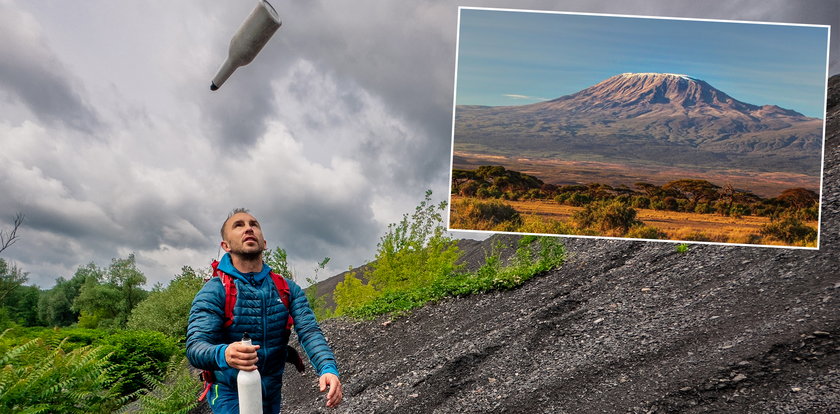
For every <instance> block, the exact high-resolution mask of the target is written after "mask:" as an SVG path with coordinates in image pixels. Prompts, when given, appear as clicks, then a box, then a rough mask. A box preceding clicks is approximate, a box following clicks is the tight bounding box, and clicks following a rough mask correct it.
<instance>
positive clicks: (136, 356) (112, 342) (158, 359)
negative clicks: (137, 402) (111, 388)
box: [101, 331, 180, 395]
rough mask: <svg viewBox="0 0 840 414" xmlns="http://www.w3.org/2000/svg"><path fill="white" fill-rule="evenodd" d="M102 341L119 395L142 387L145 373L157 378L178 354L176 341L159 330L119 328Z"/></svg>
mask: <svg viewBox="0 0 840 414" xmlns="http://www.w3.org/2000/svg"><path fill="white" fill-rule="evenodd" d="M101 344H102V348H103V349H104V350H105V351H106V352H108V353H109V356H108V363H109V366H110V367H111V369H110V372H109V380H110V383H112V384H115V386H116V389H117V390H118V391H119V393H120V394H122V395H128V394H131V393H134V392H135V391H137V390H140V389H142V388H144V387H145V385H146V378H145V377H146V376H149V375H151V376H153V377H155V378H160V376H161V375H162V374H164V373H165V369H166V363H167V362H168V361H169V359H170V358H171V357H172V356H173V355H175V354H176V353H180V348H179V347H178V345H177V343H176V342H175V340H173V339H172V338H169V337H167V336H166V335H164V334H162V333H160V332H151V331H119V332H117V333H115V334H113V335H111V336H108V337H106V338H104V339H103V340H102V341H101Z"/></svg>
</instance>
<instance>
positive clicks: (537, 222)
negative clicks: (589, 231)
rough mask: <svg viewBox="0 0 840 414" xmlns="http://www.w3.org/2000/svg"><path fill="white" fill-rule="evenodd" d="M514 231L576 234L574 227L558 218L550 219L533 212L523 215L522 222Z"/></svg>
mask: <svg viewBox="0 0 840 414" xmlns="http://www.w3.org/2000/svg"><path fill="white" fill-rule="evenodd" d="M516 231H518V232H522V233H539V234H576V232H575V230H574V228H572V227H571V226H569V225H568V224H566V223H564V222H562V221H560V220H552V219H550V218H544V217H540V216H538V215H533V214H529V215H523V216H522V224H521V225H520V226H519V228H518V229H516Z"/></svg>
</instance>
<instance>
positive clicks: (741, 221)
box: [450, 195, 817, 247]
mask: <svg viewBox="0 0 840 414" xmlns="http://www.w3.org/2000/svg"><path fill="white" fill-rule="evenodd" d="M467 199H468V198H467V197H461V196H456V195H453V196H452V204H453V206H455V205H457V203H458V202H459V201H461V200H467ZM503 202H504V203H505V204H508V205H510V206H511V207H513V208H514V209H515V210H516V211H517V212H519V214H520V215H522V217H523V219H526V220H527V219H528V218H532V217H538V218H540V219H542V220H543V221H546V220H551V221H559V222H563V223H566V224H569V225H571V222H572V215H573V214H574V213H575V212H577V211H580V210H583V207H573V206H568V205H564V204H559V203H557V202H556V201H553V200H527V201H510V200H504V201H503ZM456 210H457V209H453V210H452V213H451V214H453V215H454V214H457V211H456ZM636 211H637V214H636V218H637V219H638V220H641V221H642V222H643V223H644V224H645V225H647V226H651V227H654V228H656V229H658V230H660V231H662V232H663V233H665V234H666V237H665V238H664V239H666V240H686V241H709V242H718V243H738V244H764V245H785V243H783V242H780V241H778V240H773V239H769V238H766V237H762V236H761V233H760V230H761V227H762V226H764V225H767V224H769V223H770V219H769V218H768V217H757V216H743V217H740V218H736V217H725V216H721V215H718V214H698V213H684V212H677V211H661V210H648V209H636ZM450 221H454V220H452V219H451V220H450ZM806 224H807V225H809V226H811V227H813V228H814V229H816V228H817V222H816V221H814V222H809V223H806ZM482 230H489V229H482ZM495 230H498V229H495ZM809 247H815V246H809Z"/></svg>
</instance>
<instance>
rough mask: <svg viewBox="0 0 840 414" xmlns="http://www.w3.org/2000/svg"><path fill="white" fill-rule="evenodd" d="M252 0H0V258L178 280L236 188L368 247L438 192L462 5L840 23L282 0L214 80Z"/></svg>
mask: <svg viewBox="0 0 840 414" xmlns="http://www.w3.org/2000/svg"><path fill="white" fill-rule="evenodd" d="M255 3H256V2H255V1H212V2H207V1H198V0H182V1H177V2H171V1H159V0H155V1H148V0H144V1H139V0H123V1H120V2H112V1H104V0H89V1H85V2H74V3H73V4H72V6H71V5H70V4H69V3H68V4H64V3H61V2H58V3H57V2H52V1H46V0H0V38H2V39H3V40H4V41H3V42H0V163H2V168H0V194H2V195H3V196H2V197H0V229H8V228H9V226H10V225H11V221H12V218H13V217H14V215H15V214H16V213H17V212H22V213H24V214H25V215H26V221H25V223H24V226H23V228H22V229H21V230H20V237H21V238H20V240H19V242H18V243H16V244H15V245H13V246H12V247H10V248H9V249H7V250H6V251H4V252H3V256H4V258H6V259H7V260H10V261H12V262H14V263H15V264H17V265H18V266H19V267H21V268H22V269H23V270H25V271H28V272H29V283H30V284H36V285H38V286H41V287H43V288H47V287H50V286H52V285H53V283H54V280H55V279H56V278H57V277H65V278H69V277H70V276H72V274H73V272H74V271H75V269H76V268H77V267H78V266H80V265H83V264H85V263H88V262H91V261H93V262H95V263H97V264H98V265H100V266H106V265H108V264H109V263H110V261H111V259H112V258H115V257H125V256H126V255H128V254H129V253H135V255H136V257H137V261H138V264H139V266H140V268H141V270H143V271H144V273H145V274H146V276H147V278H148V280H149V283H148V286H149V287H150V286H151V285H152V284H154V283H155V282H163V283H166V282H167V281H168V280H170V279H171V278H172V277H173V276H174V275H175V274H176V273H178V272H179V270H180V268H181V266H183V265H192V266H198V267H200V266H205V265H206V264H207V263H208V262H209V260H210V259H211V258H213V257H215V256H216V255H217V253H218V241H219V236H218V227H219V225H220V224H221V221H222V220H223V219H224V217H225V216H226V214H227V212H228V211H230V210H231V209H232V208H235V207H240V206H244V207H248V208H250V209H251V210H252V212H253V213H254V214H255V215H256V216H257V217H258V218H260V220H261V221H262V224H263V228H264V231H265V233H266V237H267V239H268V241H269V246H270V247H275V246H281V247H284V248H285V249H286V250H287V251H288V252H289V256H290V261H291V264H292V266H293V267H294V268H295V269H296V270H297V271H298V273H299V274H302V275H307V274H309V275H311V269H312V268H313V267H314V266H315V263H316V262H317V261H319V260H320V259H322V258H323V257H325V256H328V257H331V258H332V261H331V262H330V265H329V269H328V270H327V272H324V273H322V274H323V275H330V274H334V273H337V272H339V271H342V270H345V269H346V268H347V267H348V266H357V265H360V264H363V263H365V262H367V261H369V260H370V259H372V258H373V256H374V253H375V250H376V244H377V242H378V240H379V237H380V236H381V235H382V233H383V232H384V231H385V229H386V227H387V225H388V223H391V222H394V221H397V220H398V219H399V218H400V217H401V216H402V214H403V213H405V212H410V211H411V210H413V207H414V206H415V205H416V204H417V203H418V201H420V200H421V199H422V197H423V193H424V191H425V190H426V189H431V190H433V191H434V194H435V197H436V199H438V200H441V199H445V197H446V194H447V191H448V183H447V181H448V175H449V165H450V159H449V157H450V146H451V122H452V103H453V88H454V70H455V44H456V26H457V15H458V9H457V6H459V5H461V6H472V7H500V8H512V7H516V8H522V9H539V10H554V11H572V12H598V13H615V14H634V15H647V16H666V17H688V18H709V19H724V18H725V19H736V20H747V21H767V22H786V23H807V24H834V25H837V23H838V22H840V10H838V8H840V6H838V4H837V2H836V0H810V1H799V2H791V1H788V0H773V1H768V0H755V1H753V0H750V1H746V0H741V1H733V0H720V1H702V2H700V1H696V0H689V1H676V0H661V1H653V0H622V1H618V0H604V1H597V0H580V1H516V2H512V1H462V2H458V1H452V0H441V1H408V0H404V1H397V0H355V1H339V0H322V1H288V0H287V1H281V0H274V1H272V4H273V5H274V6H275V8H276V9H277V10H278V12H279V14H280V16H281V18H282V20H283V26H282V27H281V28H280V30H279V31H278V32H277V33H276V34H275V35H274V37H273V38H272V39H271V41H270V42H269V44H268V45H267V46H266V47H265V49H263V51H262V52H261V53H260V55H259V56H258V57H257V59H256V60H255V61H254V62H253V63H251V64H250V65H248V66H246V67H243V68H240V69H239V70H237V71H236V73H234V75H233V76H232V77H231V78H230V79H229V80H228V81H227V82H226V83H225V84H224V86H223V87H222V88H221V89H220V90H219V91H216V92H210V90H209V85H210V79H211V78H212V77H213V75H214V74H215V72H216V69H217V68H218V67H219V65H221V63H222V61H223V60H224V58H225V56H226V54H227V45H228V42H229V39H230V37H231V35H232V34H233V32H234V31H235V30H236V28H237V27H238V26H239V24H240V23H241V22H242V21H243V20H244V19H245V17H246V16H247V15H248V14H249V13H250V11H251V9H252V8H253V6H254V4H255ZM833 29H834V30H833V33H832V56H831V69H830V72H831V73H832V74H834V73H838V72H840V63H838V55H840V54H838V53H837V50H838V47H837V45H838V41H837V31H838V30H837V29H836V27H833ZM511 93H516V92H515V91H512V92H511Z"/></svg>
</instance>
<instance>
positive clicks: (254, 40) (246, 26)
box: [210, 0, 281, 91]
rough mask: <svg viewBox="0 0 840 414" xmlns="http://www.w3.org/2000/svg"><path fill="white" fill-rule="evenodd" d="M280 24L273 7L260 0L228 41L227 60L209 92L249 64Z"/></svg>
mask: <svg viewBox="0 0 840 414" xmlns="http://www.w3.org/2000/svg"><path fill="white" fill-rule="evenodd" d="M280 24H281V23H280V16H278V15H277V11H276V10H274V7H272V6H271V4H268V2H267V1H265V0H260V1H259V2H258V3H257V7H255V8H254V11H252V12H251V14H250V15H249V16H248V18H247V19H245V21H244V22H243V23H242V26H239V30H237V31H236V33H235V34H234V35H233V38H232V39H230V47H229V48H228V57H227V60H225V63H223V64H222V66H221V67H220V68H219V71H218V72H216V76H215V77H213V81H212V82H211V83H210V90H211V91H215V90H216V89H219V88H220V87H221V86H222V84H223V83H225V81H226V80H227V79H228V78H229V77H230V75H231V74H232V73H233V71H235V70H236V68H238V67H240V66H245V65H247V64H249V63H251V61H252V60H254V58H255V57H256V56H257V54H258V53H260V50H262V48H263V46H265V44H266V43H268V39H270V38H271V36H272V35H274V32H276V31H277V29H279V28H280Z"/></svg>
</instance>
